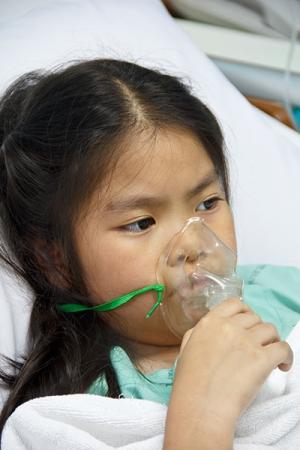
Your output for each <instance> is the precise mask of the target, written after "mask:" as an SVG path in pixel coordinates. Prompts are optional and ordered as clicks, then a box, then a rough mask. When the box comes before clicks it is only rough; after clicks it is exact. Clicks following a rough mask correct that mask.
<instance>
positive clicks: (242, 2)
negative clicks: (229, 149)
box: [164, 0, 300, 132]
mask: <svg viewBox="0 0 300 450" xmlns="http://www.w3.org/2000/svg"><path fill="white" fill-rule="evenodd" d="M164 4H165V6H166V7H167V8H168V10H169V12H170V14H171V15H172V16H173V17H174V18H175V20H176V21H177V22H178V24H179V25H180V26H181V27H182V28H183V29H184V30H185V31H186V32H187V33H188V34H189V35H190V36H191V38H192V39H193V40H194V42H195V43H196V45H199V47H200V48H201V49H202V50H203V51H204V52H205V53H206V54H207V55H208V56H209V57H210V58H211V59H212V60H213V61H214V62H215V64H216V65H217V66H218V67H219V69H220V70H221V71H222V72H223V73H224V74H225V76H226V77H227V78H228V79H229V80H230V81H231V82H232V83H233V84H234V85H235V86H236V87H237V89H239V91H240V92H242V93H243V94H244V95H245V96H246V97H247V98H248V99H249V101H250V102H251V103H252V104H254V105H255V106H256V107H258V108H260V109H262V110H263V111H265V112H266V113H268V114H270V115H272V116H273V117H275V118H277V119H278V120H280V121H281V122H283V123H285V124H286V125H288V126H289V127H291V128H293V129H295V130H297V131H298V132H299V131H300V0H164Z"/></svg>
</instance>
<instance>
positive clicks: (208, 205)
mask: <svg viewBox="0 0 300 450" xmlns="http://www.w3.org/2000/svg"><path fill="white" fill-rule="evenodd" d="M220 200H221V198H219V197H212V198H209V199H207V200H205V201H204V202H201V203H199V205H198V206H197V208H196V209H197V210H198V211H209V210H211V209H214V208H215V207H216V206H217V204H218V202H219V201H220Z"/></svg>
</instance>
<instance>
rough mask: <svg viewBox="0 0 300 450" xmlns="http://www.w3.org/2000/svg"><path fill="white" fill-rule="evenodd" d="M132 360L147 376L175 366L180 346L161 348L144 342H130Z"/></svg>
mask: <svg viewBox="0 0 300 450" xmlns="http://www.w3.org/2000/svg"><path fill="white" fill-rule="evenodd" d="M130 347H131V349H132V351H131V355H130V356H131V358H132V360H133V362H134V364H135V366H136V367H137V369H138V370H140V371H141V372H143V373H145V374H147V373H150V372H154V371H156V370H160V369H168V368H170V367H172V366H173V364H174V362H175V360H176V358H177V357H178V354H179V350H180V345H169V346H159V345H152V344H145V343H143V342H130Z"/></svg>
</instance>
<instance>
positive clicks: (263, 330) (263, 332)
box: [249, 322, 280, 345]
mask: <svg viewBox="0 0 300 450" xmlns="http://www.w3.org/2000/svg"><path fill="white" fill-rule="evenodd" d="M249 332H250V333H251V334H252V341H253V342H255V343H256V344H257V345H268V344H272V343H273V342H278V341H280V336H279V334H278V331H277V328H276V327H275V326H274V325H273V324H272V323H267V322H261V323H259V324H257V325H255V326H253V327H252V328H251V329H250V330H249Z"/></svg>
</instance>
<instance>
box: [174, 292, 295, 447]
mask: <svg viewBox="0 0 300 450" xmlns="http://www.w3.org/2000/svg"><path fill="white" fill-rule="evenodd" d="M292 361H293V354H292V350H291V348H290V346H289V345H288V344H287V343H286V342H282V341H280V338H279V336H278V333H277V330H276V328H275V327H274V326H273V325H271V324H269V323H263V322H262V321H261V319H260V318H259V316H257V315H256V314H255V313H254V312H253V311H251V309H250V308H249V307H248V306H247V305H246V304H245V303H243V302H241V301H240V300H237V299H231V300H227V301H225V302H223V303H221V304H220V305H218V306H217V307H215V308H214V309H213V310H211V311H210V312H209V313H207V315H206V316H205V317H203V318H202V319H201V320H200V321H199V322H198V323H197V325H196V326H195V327H194V328H192V329H191V330H189V331H188V332H187V333H186V334H185V335H184V338H183V341H182V345H181V350H180V356H179V359H178V362H177V368H176V374H175V380H174V388H173V392H172V396H171V401H170V406H169V409H170V411H169V413H168V421H171V423H173V425H172V426H171V428H172V430H173V431H172V436H173V437H172V439H173V438H174V433H175V434H176V432H175V429H176V428H175V429H174V423H176V422H178V423H179V422H181V424H182V426H183V423H184V422H185V416H186V415H187V416H189V418H188V421H187V422H186V427H185V429H188V428H187V427H188V423H190V426H191V434H190V435H189V436H186V437H184V438H183V439H185V440H184V441H183V443H184V445H185V444H186V443H187V442H189V444H191V445H192V443H193V442H196V441H194V439H195V438H196V435H197V434H198V435H199V436H198V437H199V439H200V435H201V439H202V440H203V441H202V443H203V445H202V447H201V445H199V446H197V445H196V446H195V447H194V446H192V447H191V448H203V449H206V448H212V449H214V448H219V449H223V448H226V449H227V448H231V445H232V439H233V432H234V427H235V422H236V420H237V419H238V417H239V416H240V415H241V413H242V412H243V411H244V410H245V408H246V407H247V406H248V405H249V403H250V402H251V401H252V400H253V398H254V397H255V395H256V393H257V391H258V390H259V388H260V386H261V385H262V383H263V382H264V380H265V379H266V377H267V376H268V375H269V373H270V372H271V371H272V370H273V369H274V368H276V367H279V368H280V369H281V370H289V369H290V367H291V365H292ZM176 411H177V413H176ZM179 411H180V412H179ZM167 423H168V422H167ZM169 428H170V426H169V425H168V426H167V430H168V429H169ZM195 433H196V435H195ZM205 433H208V435H207V436H208V439H207V442H209V440H210V438H211V437H212V436H213V438H214V439H213V441H212V446H208V447H207V446H206V444H205V442H206V441H205ZM169 436H170V433H169ZM178 439H179V437H178ZM189 439H190V441H189ZM174 442H175V441H174ZM213 442H214V443H215V444H216V445H215V446H214V444H213ZM198 444H199V440H198ZM221 444H222V445H221ZM218 446H219V447H218ZM166 448H168V447H166ZM170 448H171V447H170ZM178 448H180V447H178Z"/></svg>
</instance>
